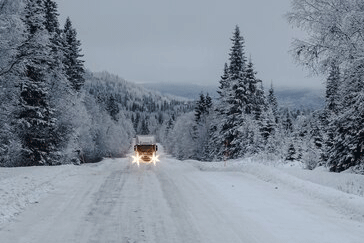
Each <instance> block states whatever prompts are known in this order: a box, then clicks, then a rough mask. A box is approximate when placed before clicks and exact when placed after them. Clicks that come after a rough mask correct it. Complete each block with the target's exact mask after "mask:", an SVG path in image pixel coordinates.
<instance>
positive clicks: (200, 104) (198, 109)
mask: <svg viewBox="0 0 364 243" xmlns="http://www.w3.org/2000/svg"><path fill="white" fill-rule="evenodd" d="M205 112H206V99H205V96H204V94H203V93H201V94H200V99H199V100H198V101H197V102H196V106H195V121H196V123H199V122H200V120H201V116H202V115H203V114H204V113H205Z"/></svg>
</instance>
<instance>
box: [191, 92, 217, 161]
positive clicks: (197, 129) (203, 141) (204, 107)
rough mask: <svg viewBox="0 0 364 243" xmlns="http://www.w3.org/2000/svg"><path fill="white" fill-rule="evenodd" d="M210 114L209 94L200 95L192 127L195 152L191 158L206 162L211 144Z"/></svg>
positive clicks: (210, 101) (211, 147)
mask: <svg viewBox="0 0 364 243" xmlns="http://www.w3.org/2000/svg"><path fill="white" fill-rule="evenodd" d="M211 112H212V99H211V97H210V96H209V94H206V96H205V95H204V94H203V93H201V94H200V99H199V100H198V101H197V102H196V106H195V121H194V125H193V139H194V143H195V146H194V147H195V151H194V153H193V155H191V158H194V159H197V160H204V161H207V160H209V159H210V150H211V149H213V146H211V145H210V142H211V132H210V129H211V122H212V120H211Z"/></svg>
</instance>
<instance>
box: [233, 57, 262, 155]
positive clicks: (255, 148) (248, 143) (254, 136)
mask: <svg viewBox="0 0 364 243" xmlns="http://www.w3.org/2000/svg"><path fill="white" fill-rule="evenodd" d="M244 73H245V75H244V76H243V82H242V83H241V85H242V86H244V87H240V88H238V89H237V90H239V89H240V90H243V89H244V90H245V93H242V94H243V95H241V96H240V97H239V99H240V102H239V103H240V111H239V112H240V116H239V117H238V119H239V120H240V122H239V126H238V129H237V131H238V132H237V135H236V136H235V137H234V140H233V141H232V144H235V145H237V151H236V153H237V155H238V156H239V157H241V156H244V155H245V154H249V155H253V154H257V153H259V152H260V151H261V150H263V149H264V148H263V144H264V142H263V138H262V137H261V132H260V131H261V129H262V122H261V120H262V115H263V112H265V111H266V110H267V109H268V107H267V104H266V101H265V95H264V90H263V87H262V85H261V82H262V81H261V80H259V79H257V78H256V73H257V72H256V71H255V70H254V66H253V63H252V61H251V59H250V61H249V63H248V65H247V67H246V70H245V72H244Z"/></svg>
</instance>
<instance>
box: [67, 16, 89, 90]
mask: <svg viewBox="0 0 364 243" xmlns="http://www.w3.org/2000/svg"><path fill="white" fill-rule="evenodd" d="M63 39H64V45H65V46H64V49H65V55H64V60H63V64H64V66H65V70H66V74H67V79H68V80H69V82H70V83H71V85H72V87H73V89H74V90H76V91H80V89H81V87H82V85H83V84H84V83H85V79H84V74H85V68H84V61H83V60H81V59H80V57H82V56H83V55H82V54H81V42H80V41H79V40H78V39H77V31H76V29H75V28H73V27H72V22H71V20H70V18H67V19H66V23H65V25H64V29H63Z"/></svg>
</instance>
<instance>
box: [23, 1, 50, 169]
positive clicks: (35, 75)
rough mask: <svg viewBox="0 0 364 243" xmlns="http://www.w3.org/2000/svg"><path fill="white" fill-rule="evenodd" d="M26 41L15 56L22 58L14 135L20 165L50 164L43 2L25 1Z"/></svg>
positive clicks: (46, 45)
mask: <svg viewBox="0 0 364 243" xmlns="http://www.w3.org/2000/svg"><path fill="white" fill-rule="evenodd" d="M23 21H24V25H25V27H26V40H25V42H24V43H23V44H22V45H21V46H19V55H20V56H26V59H25V60H24V66H25V72H24V74H23V75H22V77H21V78H22V83H21V87H20V88H21V91H20V92H21V93H20V100H19V110H18V111H17V112H16V113H17V118H18V131H17V132H18V136H19V137H20V139H21V143H22V147H23V150H22V154H23V157H24V165H44V164H53V163H54V161H55V158H54V153H55V152H56V148H55V138H54V131H55V118H54V110H53V109H52V107H51V106H50V104H49V83H48V80H49V78H50V75H49V73H48V72H47V71H48V68H49V66H48V64H49V63H50V62H51V61H52V60H50V56H51V55H50V53H51V50H50V41H49V34H48V31H47V30H46V29H45V26H44V23H45V12H44V5H43V1H41V0H29V1H28V2H27V5H26V7H25V12H24V17H23Z"/></svg>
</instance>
